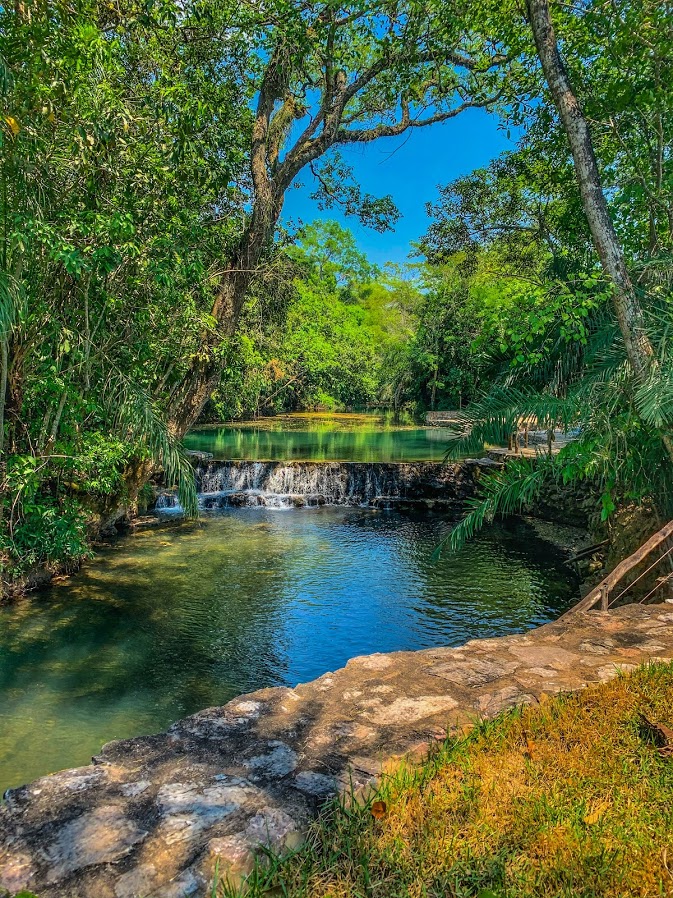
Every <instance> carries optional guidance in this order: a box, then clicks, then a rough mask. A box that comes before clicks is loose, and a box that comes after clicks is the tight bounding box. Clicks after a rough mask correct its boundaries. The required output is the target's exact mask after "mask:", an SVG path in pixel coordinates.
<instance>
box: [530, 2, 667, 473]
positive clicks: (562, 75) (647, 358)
mask: <svg viewBox="0 0 673 898" xmlns="http://www.w3.org/2000/svg"><path fill="white" fill-rule="evenodd" d="M526 8H527V11H528V17H529V20H530V25H531V28H532V30H533V36H534V39H535V46H536V47H537V51H538V55H539V57H540V62H541V63H542V69H543V71H544V74H545V78H546V79H547V83H548V85H549V90H550V93H551V95H552V98H553V100H554V104H555V106H556V108H557V110H558V113H559V115H560V117H561V121H562V123H563V127H564V129H565V132H566V135H567V137H568V143H569V144H570V149H571V152H572V155H573V159H574V162H575V173H576V175H577V181H578V184H579V189H580V195H581V198H582V206H583V208H584V213H585V215H586V218H587V221H588V224H589V228H590V230H591V236H592V238H593V241H594V245H595V247H596V251H597V253H598V256H599V258H600V260H601V265H602V266H603V270H604V272H605V274H606V275H607V277H608V278H609V280H610V282H611V283H612V285H613V287H614V294H613V297H614V298H613V302H614V308H615V313H616V316H617V320H618V322H619V327H620V330H621V333H622V338H623V340H624V344H625V346H626V352H627V356H628V360H629V364H630V365H631V368H632V369H633V372H634V374H635V376H636V378H637V379H638V380H639V381H640V382H642V381H643V380H644V379H645V378H646V377H647V374H648V373H649V371H650V368H651V365H652V362H653V358H654V349H653V347H652V343H651V341H650V339H649V337H648V335H647V331H646V329H645V323H644V317H643V311H642V308H641V306H640V303H639V301H638V297H637V296H636V291H635V289H634V286H633V283H632V281H631V278H630V276H629V272H628V270H627V267H626V262H625V259H624V252H623V249H622V246H621V243H620V241H619V238H618V237H617V233H616V231H615V227H614V224H613V222H612V217H611V215H610V210H609V208H608V203H607V200H606V198H605V194H604V192H603V185H602V183H601V176H600V172H599V170H598V163H597V161H596V154H595V152H594V145H593V141H592V138H591V132H590V130H589V125H588V123H587V120H586V118H585V116H584V114H583V112H582V107H581V105H580V103H579V100H578V98H577V95H576V94H575V92H574V91H573V87H572V85H571V83H570V78H569V77H568V73H567V71H566V68H565V65H564V64H563V59H562V58H561V53H560V51H559V48H558V42H557V39H556V34H555V32H554V27H553V25H552V21H551V14H550V11H549V3H548V0H526ZM670 451H671V455H672V457H673V446H671V447H670Z"/></svg>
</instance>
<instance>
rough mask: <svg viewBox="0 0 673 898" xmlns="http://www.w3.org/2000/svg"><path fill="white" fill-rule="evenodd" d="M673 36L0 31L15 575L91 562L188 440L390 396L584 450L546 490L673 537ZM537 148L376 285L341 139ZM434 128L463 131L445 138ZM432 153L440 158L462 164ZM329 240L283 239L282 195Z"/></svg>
mask: <svg viewBox="0 0 673 898" xmlns="http://www.w3.org/2000/svg"><path fill="white" fill-rule="evenodd" d="M672 83H673V15H672V10H671V4H670V3H669V2H667V0H665V2H661V0H640V2H637V3H636V2H632V0H613V2H609V3H608V2H603V0H582V2H579V3H576V4H561V3H557V2H548V0H526V2H525V3H522V2H519V0H505V2H500V0H478V2H463V0H457V2H448V3H447V2H439V0H422V2H421V0H354V2H341V0H303V2H297V0H265V2H264V3H260V4H256V3H249V2H239V0H236V2H232V0H188V2H185V3H181V4H174V3H171V2H169V0H111V2H109V0H106V2H103V0H75V2H69V0H16V2H15V3H14V4H9V5H7V6H5V7H3V8H2V10H1V11H0V102H1V104H2V110H1V111H0V126H1V127H0V141H1V144H0V146H1V150H0V163H1V166H2V170H1V174H0V177H1V187H0V206H1V212H0V215H1V225H0V226H1V228H2V234H1V237H0V239H1V241H2V251H1V254H0V348H1V359H0V451H1V456H2V461H1V469H0V497H1V500H0V516H1V517H0V553H1V558H2V569H3V581H4V584H5V587H6V588H9V587H10V586H11V583H12V582H13V581H17V580H20V578H21V577H22V576H24V575H25V574H26V573H27V572H28V571H30V570H32V569H34V568H35V567H36V566H40V565H42V566H45V565H46V566H52V567H53V568H54V569H56V568H57V567H58V566H59V565H60V566H63V565H65V566H68V565H71V566H73V565H76V564H77V562H78V561H79V560H80V559H81V558H83V557H85V556H86V555H87V554H89V552H90V550H91V549H90V547H91V542H92V540H93V539H94V538H95V536H96V534H97V533H98V532H100V531H101V529H105V527H110V526H112V525H113V524H114V523H115V522H117V521H120V520H123V519H124V518H125V517H128V515H129V514H133V513H134V512H135V511H137V509H138V508H142V507H143V506H144V505H145V504H146V503H147V501H148V498H149V495H150V491H149V489H148V484H149V482H150V480H151V478H152V477H153V476H155V475H156V472H157V471H159V470H161V471H163V477H164V478H165V480H166V482H168V483H169V484H177V485H178V486H179V488H180V490H181V496H182V501H183V505H184V507H185V508H186V510H187V511H189V510H193V509H194V504H195V496H194V486H193V477H192V469H191V466H190V462H189V459H188V457H187V456H186V454H185V452H184V450H183V448H182V445H181V440H182V437H183V436H184V435H185V433H187V431H188V430H189V429H190V428H191V427H193V426H194V425H195V424H196V423H203V422H209V421H212V422H215V421H231V420H236V419H239V418H249V417H252V416H256V415H260V414H272V413H277V412H282V411H288V410H300V409H312V408H313V409H314V408H332V409H352V408H362V407H366V406H368V405H385V406H386V407H390V408H392V409H394V410H395V411H398V412H402V411H405V412H408V413H411V414H413V415H416V416H419V415H421V416H422V415H423V414H424V413H425V412H426V411H428V410H437V409H439V410H441V409H450V410H457V411H458V412H459V413H460V417H461V420H462V422H463V423H464V425H465V432H466V433H468V436H466V437H464V438H463V439H462V440H460V441H459V442H458V443H457V445H456V446H455V447H454V450H452V451H454V452H455V453H463V454H464V453H472V454H475V453H478V452H479V451H480V450H481V449H483V446H484V445H485V444H502V443H503V441H504V442H506V441H507V438H508V436H510V435H511V434H512V432H514V431H516V429H517V427H518V426H519V422H522V421H525V422H527V423H528V424H529V425H530V426H531V427H533V428H537V429H540V430H559V431H571V430H572V431H575V432H577V433H578V434H579V437H578V438H577V439H576V440H574V441H573V442H572V443H570V444H569V445H568V446H567V447H566V448H565V449H564V450H563V451H562V452H560V453H559V454H558V455H555V456H554V457H553V458H550V459H548V461H547V462H546V463H540V464H537V465H533V464H532V463H530V462H527V461H525V460H521V461H520V462H517V463H515V464H512V465H511V466H508V467H507V469H506V471H504V472H500V473H498V474H494V475H493V476H491V477H490V478H487V479H486V480H485V482H484V484H483V496H482V502H481V503H480V504H479V505H478V507H476V508H475V511H474V513H473V514H472V516H471V517H470V519H469V521H468V523H467V524H466V526H465V527H464V528H463V529H464V531H465V533H469V532H471V530H472V529H474V528H475V527H476V526H478V525H479V523H480V522H481V521H483V520H484V519H490V518H492V517H493V516H494V515H496V514H499V513H507V512H509V511H511V510H513V509H516V508H521V507H523V506H525V504H526V503H527V502H529V501H531V499H532V498H533V497H534V496H535V495H536V494H537V493H539V491H540V490H541V489H543V488H544V484H545V483H546V482H549V480H550V479H552V480H556V481H559V482H563V483H569V482H575V481H577V482H579V481H591V482H592V483H594V484H596V485H597V487H598V493H599V496H600V500H599V501H600V507H599V509H598V511H599V513H600V514H601V515H602V517H603V518H604V519H608V518H609V517H610V515H611V514H612V513H613V512H614V510H615V508H617V507H618V506H619V505H620V503H624V502H628V501H633V500H636V501H638V502H639V503H646V504H648V505H650V506H651V507H652V508H653V509H654V513H655V515H659V516H662V517H663V516H665V515H666V514H667V513H670V509H671V501H672V495H671V487H672V474H673V461H672V459H673V356H672V350H671V336H672V334H671V325H673V292H672V290H673V256H672V251H673V156H672V152H671V146H672V141H673V91H672V90H671V84H672ZM474 108H480V109H486V110H488V111H489V112H491V113H493V114H495V115H497V116H498V118H499V120H500V122H501V126H502V128H503V129H505V130H507V131H508V132H510V133H512V134H513V135H514V138H515V140H516V146H515V148H513V149H512V150H511V151H508V152H506V153H504V154H503V155H501V156H499V157H498V158H496V159H495V160H494V161H493V162H492V163H491V164H490V165H488V166H487V167H486V168H482V169H476V170H474V171H472V172H471V173H469V174H467V175H465V176H462V177H459V178H458V179H455V180H453V181H447V182H445V183H443V184H442V185H441V190H440V192H439V194H438V197H436V198H435V199H434V200H433V199H432V198H431V197H428V215H429V225H428V228H427V230H426V232H425V234H424V235H423V236H422V238H421V239H420V240H419V241H418V242H417V243H416V244H415V245H414V246H413V247H410V258H409V262H408V264H406V265H400V264H395V265H392V264H391V265H386V266H383V267H377V266H375V265H373V264H372V263H371V262H370V261H369V260H368V259H367V257H366V255H365V254H364V253H363V252H362V251H361V250H360V249H359V248H358V244H357V241H356V239H355V238H354V236H353V234H352V232H351V231H350V230H349V229H348V228H346V227H344V226H343V225H342V224H340V223H339V222H338V221H337V220H336V217H335V216H336V212H338V213H339V215H341V214H345V215H347V216H350V217H351V218H352V220H353V221H357V222H358V223H359V224H361V225H364V226H366V227H370V228H373V229H375V230H377V231H380V232H383V233H385V232H387V231H390V230H391V229H393V228H394V227H395V224H396V221H397V219H398V217H399V212H398V210H397V208H396V206H395V202H394V198H393V193H394V191H393V190H391V189H389V187H390V185H386V184H382V187H381V191H380V193H379V194H378V195H372V194H370V193H368V192H367V191H366V190H364V189H363V187H362V186H361V185H360V184H359V183H358V180H357V178H356V174H355V172H354V171H353V168H352V166H351V165H350V164H349V163H348V161H347V160H346V159H345V157H344V154H343V148H345V147H350V146H352V145H355V144H363V145H364V144H369V143H370V142H372V141H377V140H382V139H385V138H390V137H395V136H400V135H404V134H406V133H408V132H410V131H412V130H414V129H418V128H429V127H432V126H433V125H436V124H437V123H439V122H442V121H447V120H449V119H455V118H457V117H460V116H463V115H469V114H470V112H471V110H473V109H474ZM440 133H442V132H440ZM437 152H438V153H440V154H445V155H446V156H447V157H448V156H449V155H450V154H451V152H452V147H451V144H450V142H446V143H444V144H442V143H439V144H438V147H437ZM300 179H303V181H305V182H308V183H310V184H312V185H313V189H314V196H315V198H316V200H317V201H318V202H319V204H320V208H321V209H322V210H324V217H322V218H320V219H317V220H315V221H313V222H304V223H299V224H298V225H297V226H296V227H294V228H288V227H287V226H286V225H285V224H284V223H283V221H282V219H281V214H282V209H283V203H284V199H285V196H286V194H287V193H288V191H291V190H293V189H294V185H295V184H296V183H297V182H298V181H299V180H300Z"/></svg>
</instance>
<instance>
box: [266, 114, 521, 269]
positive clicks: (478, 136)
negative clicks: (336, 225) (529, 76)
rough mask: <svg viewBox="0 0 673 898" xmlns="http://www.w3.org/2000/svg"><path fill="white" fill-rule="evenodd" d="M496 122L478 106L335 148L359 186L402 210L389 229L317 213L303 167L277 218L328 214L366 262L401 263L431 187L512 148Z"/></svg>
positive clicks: (418, 229) (421, 228) (419, 228)
mask: <svg viewBox="0 0 673 898" xmlns="http://www.w3.org/2000/svg"><path fill="white" fill-rule="evenodd" d="M498 122H499V120H498V118H497V116H495V115H492V114H489V113H487V112H485V111H484V110H483V109H469V110H467V111H466V112H464V113H462V114H461V115H459V116H457V117H456V118H455V119H450V120H449V121H447V122H442V123H440V124H437V125H432V126H430V127H428V128H415V129H411V132H407V134H406V135H404V136H402V137H395V138H386V139H384V140H376V141H373V142H372V143H369V144H362V145H353V146H351V147H343V148H341V154H342V156H343V157H344V159H345V160H346V162H348V163H349V164H350V165H352V167H353V171H354V173H355V175H356V177H357V178H358V180H359V182H360V184H361V185H362V188H363V191H365V192H367V193H372V194H374V195H375V196H383V195H385V194H388V193H390V194H392V197H393V199H394V200H395V203H396V204H397V207H398V208H399V210H400V212H401V213H402V217H401V218H400V220H399V222H398V223H397V226H396V228H395V230H394V231H388V232H386V233H385V234H378V233H377V232H376V231H373V230H371V229H369V228H364V227H362V225H361V224H360V223H359V221H358V220H357V219H356V218H352V217H349V218H346V217H345V216H344V215H342V214H341V213H340V212H339V211H338V210H337V209H333V210H328V211H326V212H321V211H320V210H319V209H318V206H317V204H316V203H315V202H314V201H313V200H311V199H310V194H311V193H313V191H314V189H315V187H314V185H313V178H312V175H311V173H310V172H309V171H305V172H302V175H301V177H300V179H299V180H300V181H301V182H302V185H303V186H302V187H299V188H293V189H291V190H289V191H288V193H287V194H286V198H285V206H284V208H283V222H284V223H286V224H287V223H289V222H292V223H293V224H297V223H298V221H299V220H300V219H301V220H302V221H303V222H309V221H313V219H315V218H334V219H336V220H337V221H339V222H341V223H342V224H344V225H346V226H347V227H349V228H350V229H351V230H352V231H353V233H354V234H355V236H356V238H357V241H358V244H359V246H360V248H361V249H362V250H363V251H364V252H366V253H367V255H368V257H369V259H370V261H372V262H375V263H376V264H377V265H383V264H384V263H385V262H389V261H390V262H404V261H406V259H407V255H408V253H409V250H410V243H411V241H412V240H418V238H419V237H421V236H422V235H423V234H424V233H425V230H426V228H427V225H428V217H427V213H426V211H425V204H426V203H427V202H428V201H433V200H435V199H436V198H437V186H438V185H439V184H446V183H447V182H449V181H452V180H453V179H454V178H456V177H458V176H459V175H464V174H467V173H468V172H470V171H472V170H473V169H475V168H480V167H481V166H484V165H487V164H488V163H489V162H490V161H491V159H494V158H495V157H496V156H499V155H500V153H501V152H503V150H506V149H512V148H513V147H514V141H513V140H511V141H510V140H508V139H507V136H506V134H505V131H504V130H502V129H501V128H499V127H498Z"/></svg>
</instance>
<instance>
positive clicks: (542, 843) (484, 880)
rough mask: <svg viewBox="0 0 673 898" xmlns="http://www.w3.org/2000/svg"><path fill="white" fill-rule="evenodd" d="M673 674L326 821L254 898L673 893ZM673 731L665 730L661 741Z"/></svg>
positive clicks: (549, 708)
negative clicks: (672, 738) (277, 897)
mask: <svg viewBox="0 0 673 898" xmlns="http://www.w3.org/2000/svg"><path fill="white" fill-rule="evenodd" d="M672 706H673V668H671V666H670V665H652V666H650V667H648V668H644V669H641V670H639V671H637V672H636V673H633V674H631V675H629V676H624V677H619V678H618V679H616V680H613V681H612V682H610V683H609V684H605V685H601V686H594V687H591V688H589V689H586V690H584V691H582V692H579V693H575V694H572V695H565V696H561V697H556V698H553V699H548V700H547V701H545V702H543V703H542V704H540V705H536V706H526V707H524V708H519V709H517V710H515V711H512V712H508V713H506V714H505V715H501V716H500V717H499V718H497V719H495V720H493V721H490V722H488V723H482V724H480V725H479V726H476V727H474V728H473V729H472V730H471V731H469V732H468V733H467V734H466V735H462V736H458V737H457V738H453V739H449V740H448V741H447V742H446V743H445V744H443V745H442V746H440V747H439V748H438V750H437V751H436V752H434V753H433V754H431V755H430V757H429V758H428V759H427V760H426V761H424V762H423V763H421V764H413V763H412V762H405V763H402V764H400V765H399V767H398V769H397V770H395V771H393V772H391V773H390V774H388V775H386V776H384V778H383V782H382V784H381V786H380V787H379V790H378V792H377V793H376V794H374V795H371V796H369V798H368V800H367V801H365V802H363V801H362V800H360V801H358V800H355V801H353V800H352V799H347V800H342V801H341V802H340V803H338V804H335V805H334V806H333V807H332V808H329V809H327V811H326V812H325V813H324V815H323V817H322V818H321V819H319V820H318V821H317V822H316V823H315V824H314V825H313V827H312V829H311V830H310V832H309V834H308V837H307V840H306V843H305V845H304V846H303V847H302V848H300V849H299V850H298V851H296V852H295V853H294V854H293V855H291V856H289V857H274V856H269V857H268V858H265V859H264V860H263V861H262V862H261V863H260V864H259V865H258V867H257V868H256V869H255V870H254V871H253V873H252V874H251V875H250V877H249V878H248V879H247V881H246V885H245V887H244V890H243V892H241V893H239V891H238V889H237V888H235V887H232V886H231V885H229V884H227V883H226V882H221V883H216V884H215V885H214V886H213V891H212V894H213V896H227V898H230V896H234V895H239V894H245V895H246V896H249V898H262V896H271V895H284V896H287V898H354V896H369V895H385V896H386V898H408V896H411V895H414V896H415V895H419V896H420V895H423V896H428V898H440V896H441V898H449V896H451V898H510V896H516V898H524V896H525V898H537V896H557V898H562V896H567V898H571V896H572V898H598V896H601V898H618V896H619V898H645V896H653V895H662V896H663V895H671V894H673V873H672V871H671V853H672V852H673V817H672V810H671V809H672V808H673V764H672V762H671V751H673V745H667V744H666V741H665V738H662V733H668V734H669V735H671V736H673V731H671V730H670V727H669V726H667V725H666V724H667V723H668V724H670V712H671V707H672ZM659 722H661V723H662V724H664V727H663V728H662V727H659V725H658V724H659Z"/></svg>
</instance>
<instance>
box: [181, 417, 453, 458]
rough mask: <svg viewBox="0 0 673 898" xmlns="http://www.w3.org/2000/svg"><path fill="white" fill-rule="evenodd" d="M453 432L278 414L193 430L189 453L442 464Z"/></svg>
mask: <svg viewBox="0 0 673 898" xmlns="http://www.w3.org/2000/svg"><path fill="white" fill-rule="evenodd" d="M451 436H452V433H451V431H450V430H449V429H448V428H445V427H418V426H411V425H408V424H407V425H405V424H399V423H396V422H395V421H394V420H393V418H392V417H391V416H390V415H380V414H374V413H369V414H364V413H363V414H352V415H345V414H343V415H340V414H331V413H329V414H328V413H324V414H321V413H313V414H292V415H279V416H278V417H275V418H261V419H258V420H257V421H252V422H247V423H239V424H226V425H222V426H221V427H208V428H203V429H201V430H194V431H192V432H191V433H189V434H187V436H186V437H185V440H184V442H185V445H186V446H187V448H188V449H196V450H199V451H201V452H211V453H212V454H213V455H214V456H215V458H217V459H227V460H238V461H357V462H419V461H435V462H439V461H442V460H443V459H444V456H445V454H446V450H447V447H448V441H449V439H450V437H451Z"/></svg>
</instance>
